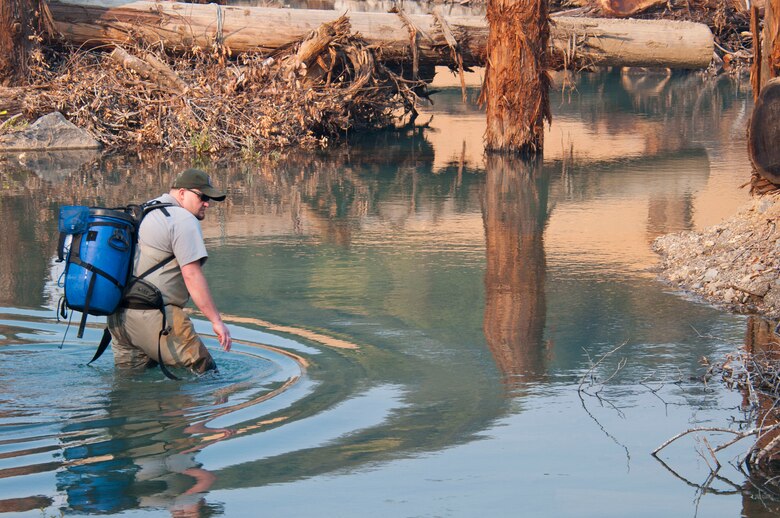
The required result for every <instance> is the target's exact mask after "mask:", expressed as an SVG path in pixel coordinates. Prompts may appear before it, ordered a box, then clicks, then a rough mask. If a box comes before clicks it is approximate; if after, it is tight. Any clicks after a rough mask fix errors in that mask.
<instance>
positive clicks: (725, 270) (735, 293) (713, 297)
mask: <svg viewBox="0 0 780 518" xmlns="http://www.w3.org/2000/svg"><path fill="white" fill-rule="evenodd" d="M778 216H780V195H777V194H770V195H766V196H763V197H760V198H756V199H755V200H753V201H752V202H751V203H750V204H749V205H748V206H747V207H746V208H744V209H743V210H741V211H740V212H739V213H737V214H736V215H734V216H733V217H731V218H729V219H728V220H725V221H723V222H721V223H719V224H717V225H715V226H712V227H710V228H707V229H705V230H703V231H701V232H681V233H676V234H668V235H665V236H661V237H659V238H658V239H656V240H655V241H654V242H653V249H654V250H655V251H656V252H658V253H659V254H660V255H661V259H662V267H661V268H662V270H661V278H662V279H663V280H665V281H668V282H669V283H670V284H672V285H675V286H677V287H679V288H680V289H682V290H683V291H686V292H689V293H693V294H696V295H698V296H700V297H701V298H703V299H704V300H706V301H708V302H710V303H712V304H715V305H717V306H721V307H725V308H726V309H728V310H730V311H734V312H737V313H750V314H756V315H761V316H764V317H767V318H772V319H776V318H780V278H778V272H780V228H778V227H777V220H778Z"/></svg>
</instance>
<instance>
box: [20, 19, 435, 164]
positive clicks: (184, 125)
mask: <svg viewBox="0 0 780 518" xmlns="http://www.w3.org/2000/svg"><path fill="white" fill-rule="evenodd" d="M47 52H48V54H47V56H46V60H45V63H44V66H40V67H37V68H36V69H35V70H34V71H33V73H32V80H31V82H32V86H34V87H35V88H33V89H32V90H29V91H30V92H31V94H29V95H27V96H26V98H25V100H24V103H23V107H24V115H25V117H26V118H28V119H30V120H33V119H34V118H36V117H38V116H40V115H43V114H46V113H49V112H51V111H60V112H62V113H63V114H64V115H65V116H66V117H67V118H68V119H69V120H70V121H71V122H73V123H74V124H76V125H77V126H79V127H81V128H84V129H87V130H88V131H89V132H90V133H91V134H92V135H93V136H94V137H95V138H96V139H97V140H99V141H100V142H101V143H103V144H104V145H105V146H106V147H108V148H120V147H122V148H128V149H141V148H145V147H149V146H155V147H159V148H162V149H166V150H181V151H195V152H199V153H214V152H217V151H222V150H231V149H234V150H239V149H240V150H242V151H245V152H250V153H252V152H255V151H260V150H263V149H269V148H278V147H284V146H289V145H293V144H296V145H302V146H322V145H325V144H327V142H328V140H329V139H333V138H334V137H336V138H338V137H339V136H341V135H344V134H345V133H347V132H352V131H360V130H363V129H377V128H382V127H387V126H391V125H394V124H396V123H397V122H398V121H399V120H401V121H403V120H410V119H413V118H414V117H415V116H416V114H417V112H416V106H417V104H418V103H419V102H420V100H421V98H422V97H424V95H425V94H424V83H422V82H418V81H409V80H406V79H404V78H403V77H401V76H400V75H398V74H396V73H394V72H393V71H391V70H389V69H388V68H387V67H385V66H384V65H383V64H382V63H381V60H380V59H376V58H375V56H376V55H377V53H379V52H381V49H377V48H373V47H370V46H369V45H367V44H366V43H365V42H364V41H363V40H361V38H360V37H359V36H358V35H355V34H353V33H352V32H351V28H350V24H349V20H348V19H347V18H346V17H345V16H342V17H341V18H339V19H338V20H336V21H334V22H332V23H329V24H324V25H323V26H322V27H320V28H319V29H318V30H316V31H313V32H312V33H311V34H310V35H309V36H308V37H307V38H306V39H305V40H304V41H302V42H300V43H298V44H296V45H293V46H290V47H287V48H285V49H283V50H281V51H279V52H277V53H276V54H275V55H273V56H270V57H269V56H259V55H251V54H242V55H240V56H237V57H235V58H234V57H232V56H231V55H230V50H229V49H228V48H226V47H224V46H221V45H219V44H216V43H215V44H214V45H213V46H212V48H209V49H203V48H197V47H195V48H191V49H189V50H188V51H187V52H185V53H182V54H177V55H171V54H168V53H166V52H164V51H163V50H162V49H161V48H160V46H147V47H140V46H135V47H129V46H123V47H116V48H113V47H112V48H110V49H106V48H101V49H91V50H84V49H67V48H66V49H61V50H54V49H51V48H50V49H47ZM418 94H419V96H418Z"/></svg>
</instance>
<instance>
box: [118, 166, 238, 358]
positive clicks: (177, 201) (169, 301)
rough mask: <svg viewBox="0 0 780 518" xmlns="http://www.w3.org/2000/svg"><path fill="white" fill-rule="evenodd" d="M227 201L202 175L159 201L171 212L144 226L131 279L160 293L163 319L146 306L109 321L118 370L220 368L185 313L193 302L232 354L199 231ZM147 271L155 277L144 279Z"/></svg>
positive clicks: (154, 215)
mask: <svg viewBox="0 0 780 518" xmlns="http://www.w3.org/2000/svg"><path fill="white" fill-rule="evenodd" d="M224 199H225V193H224V192H220V191H218V190H217V189H216V188H215V187H214V186H213V185H212V184H211V178H209V176H208V175H207V174H206V173H205V172H203V171H201V170H199V169H187V170H186V171H183V172H182V173H180V174H179V175H178V176H177V177H176V179H175V180H174V182H173V187H171V190H170V191H169V192H168V193H167V194H163V195H162V196H160V197H159V198H156V201H159V202H161V203H166V204H171V206H170V207H164V208H161V209H156V210H152V211H151V212H149V213H148V214H147V216H146V217H145V218H144V220H143V222H142V223H141V227H140V229H139V231H138V251H137V253H136V258H135V264H134V268H133V274H134V275H136V276H142V277H143V280H144V281H148V282H149V283H151V284H152V285H154V286H155V287H157V289H159V291H160V292H161V293H162V299H163V302H164V304H165V308H164V311H165V318H163V314H162V312H161V311H160V309H159V308H153V307H149V306H143V305H142V306H139V307H131V308H125V309H123V310H122V311H119V312H117V313H115V314H113V315H111V316H110V317H109V320H108V325H109V329H110V331H111V335H112V338H113V350H114V362H115V363H116V365H117V366H120V367H126V368H143V367H149V366H152V365H154V364H155V362H157V361H162V362H164V363H165V365H174V366H181V367H187V368H190V369H192V370H193V371H195V372H205V371H208V370H211V369H214V368H216V364H215V363H214V360H213V359H212V358H211V354H209V352H208V350H207V349H206V347H205V346H204V345H203V341H202V340H201V338H200V336H198V334H197V333H196V332H195V329H194V327H193V325H192V322H191V321H190V318H189V316H187V314H185V313H184V310H183V309H182V308H183V306H184V305H185V304H186V303H187V301H188V300H189V297H190V296H192V300H193V302H195V305H196V306H197V307H198V309H200V311H201V313H203V315H204V316H205V317H206V318H208V319H209V321H210V322H211V325H212V327H213V329H214V333H215V334H216V335H217V338H218V339H219V344H220V345H221V346H222V348H223V349H224V350H225V351H229V350H230V346H231V338H230V331H229V330H228V328H227V326H226V325H225V323H224V322H223V321H222V318H221V317H220V314H219V311H217V307H216V305H215V304H214V300H213V299H212V297H211V292H210V290H209V287H208V283H207V282H206V278H205V276H204V275H203V271H202V266H203V263H205V262H206V259H207V258H208V254H207V252H206V245H205V244H204V242H203V233H202V231H201V228H200V220H202V219H203V218H204V217H205V216H206V209H207V208H208V207H209V202H210V201H211V200H215V201H222V200H224ZM155 268H156V269H155ZM149 270H152V271H151V273H148V274H147V275H143V274H144V273H146V272H149ZM163 322H165V323H166V324H165V325H167V326H168V327H169V328H170V329H169V332H168V333H167V335H166V334H162V335H161V334H160V331H161V329H163V327H164V324H163ZM158 351H159V355H161V356H162V358H159V357H158V356H159V355H158Z"/></svg>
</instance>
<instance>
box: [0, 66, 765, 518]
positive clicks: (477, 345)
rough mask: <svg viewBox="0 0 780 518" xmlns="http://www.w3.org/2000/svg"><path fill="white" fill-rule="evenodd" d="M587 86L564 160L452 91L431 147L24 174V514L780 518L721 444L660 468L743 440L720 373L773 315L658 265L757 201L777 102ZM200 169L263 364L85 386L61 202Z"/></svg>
mask: <svg viewBox="0 0 780 518" xmlns="http://www.w3.org/2000/svg"><path fill="white" fill-rule="evenodd" d="M574 86H575V87H576V88H574V89H566V90H565V91H561V90H560V89H556V93H555V94H554V95H553V116H554V120H553V123H552V125H551V127H550V128H549V130H548V133H547V135H546V148H545V155H544V159H543V160H541V161H536V162H525V161H520V160H516V159H502V158H496V157H485V156H484V154H483V152H482V133H483V131H484V118H483V114H482V113H481V111H480V110H479V108H478V107H477V106H476V105H475V104H474V102H473V99H474V98H475V96H476V92H474V91H470V92H469V98H470V101H469V102H468V103H465V104H464V103H463V102H462V101H461V94H460V92H459V91H458V90H447V89H445V90H444V91H442V92H440V93H439V94H437V95H436V96H435V97H434V99H435V101H436V104H435V105H434V106H433V107H431V108H426V109H425V110H423V111H422V113H421V116H420V118H419V119H418V121H417V124H416V126H415V127H409V128H403V129H399V130H394V131H388V132H382V133H380V134H377V135H371V136H363V137H362V138H358V137H357V136H355V137H354V138H352V139H351V141H350V143H349V145H348V146H344V147H338V148H334V149H327V150H323V151H321V152H316V153H309V154H303V155H294V154H286V153H274V154H269V155H268V156H267V157H264V159H263V160H260V161H259V162H252V163H250V162H240V161H228V160H223V161H211V162H209V161H204V162H202V163H200V162H199V163H192V162H186V163H183V162H181V161H177V160H175V159H171V158H169V157H161V156H156V155H153V154H149V155H146V154H144V155H141V156H105V157H100V158H97V159H95V158H94V157H81V158H77V159H71V162H69V164H68V165H67V166H66V165H63V163H62V162H61V161H59V162H58V161H57V160H47V159H44V158H31V157H29V156H16V155H13V156H7V157H5V160H4V162H2V164H1V165H0V174H2V179H3V183H4V189H3V191H2V194H0V213H1V214H2V217H3V221H4V222H5V223H4V226H3V230H2V232H0V265H1V266H2V268H0V288H2V290H0V305H2V306H3V307H2V308H0V355H2V358H3V360H4V364H5V366H6V368H5V369H4V370H3V372H2V373H1V374H0V385H1V386H2V389H3V390H2V396H1V397H0V510H2V511H5V512H9V513H13V514H15V515H22V516H41V515H48V516H51V515H54V516H57V515H59V514H60V513H62V514H66V515H70V514H123V515H136V514H138V515H141V514H143V515H148V514H150V513H151V514H154V515H167V514H174V515H192V516H213V515H225V516H257V515H258V514H270V515H274V516H365V515H366V514H369V513H370V514H372V515H377V516H392V517H397V516H475V515H483V514H484V515H493V516H516V515H524V516H525V515H527V516H556V517H559V516H600V517H603V516H626V515H629V514H630V515H633V516H659V515H670V516H696V515H698V516H740V515H744V516H750V517H758V516H764V515H770V514H771V511H772V509H774V506H775V504H773V503H772V501H771V499H767V498H766V495H765V494H763V493H762V492H761V491H760V490H759V489H756V488H755V487H754V486H753V485H752V484H751V483H750V482H749V481H748V480H747V479H746V477H745V474H744V473H742V472H740V471H739V470H738V469H737V467H738V466H735V465H732V464H729V463H728V461H729V460H733V459H737V458H738V457H739V456H740V455H742V454H744V452H745V449H746V448H747V446H748V445H746V444H745V445H742V444H738V445H736V446H735V447H733V448H731V449H729V450H728V451H725V452H723V453H722V455H723V457H722V463H723V465H724V466H723V468H721V471H720V472H719V476H720V477H721V478H719V479H715V480H709V481H708V477H709V475H710V470H709V467H708V465H707V461H706V460H705V458H704V456H702V455H700V454H699V452H700V451H701V449H702V443H701V441H700V440H699V441H698V442H697V441H696V440H695V439H694V438H693V437H691V438H690V439H689V440H683V441H680V442H679V443H678V444H675V445H673V446H672V447H670V448H669V449H667V450H664V452H663V454H662V455H661V459H662V460H663V463H662V462H659V460H657V459H655V458H654V457H652V456H651V455H650V452H651V451H653V449H655V448H656V447H657V446H658V445H660V444H661V443H663V442H664V441H665V440H667V439H668V438H670V437H672V436H673V435H675V434H677V433H679V432H681V431H683V430H685V429H687V428H690V427H693V426H701V425H708V426H724V427H729V426H732V427H736V426H738V424H739V423H738V422H737V421H735V420H738V419H739V418H740V417H741V416H742V413H741V411H740V406H741V404H742V396H741V395H740V394H739V393H735V392H730V391H728V390H726V389H725V388H724V387H723V386H721V385H720V384H719V383H717V382H711V383H709V384H707V385H705V384H703V383H702V382H701V381H700V377H701V375H702V374H703V372H704V370H703V367H702V366H701V364H700V361H701V359H702V357H707V358H710V359H713V360H717V359H721V358H723V356H724V355H725V354H726V353H728V352H729V351H732V350H734V349H735V348H737V347H739V346H740V345H741V344H742V342H743V340H744V335H745V331H746V328H747V327H746V326H747V322H746V320H745V318H743V317H739V316H734V315H729V314H727V313H724V312H722V311H720V310H719V309H717V308H713V307H710V306H707V305H704V304H702V303H700V302H697V301H695V300H691V299H690V298H689V297H686V296H683V295H682V294H680V293H676V292H674V290H672V289H670V288H668V287H666V286H664V285H663V284H660V283H659V282H658V281H657V280H656V273H655V271H654V269H655V268H656V267H657V258H656V257H655V256H654V254H653V253H652V251H651V248H650V245H651V243H652V240H653V239H654V238H655V237H657V236H658V235H661V234H664V233H667V232H675V231H681V230H689V229H696V228H702V227H704V226H707V225H710V224H714V223H716V222H717V221H718V220H720V219H722V218H724V217H726V216H728V215H730V214H731V213H733V212H734V211H735V210H737V208H739V207H740V206H741V205H743V204H744V203H746V202H747V200H748V194H747V192H746V191H745V190H744V189H740V188H739V186H740V185H741V184H743V183H744V182H745V181H746V180H747V179H748V178H749V172H750V168H749V165H748V161H747V157H746V151H745V134H744V128H745V124H746V122H747V118H748V117H749V114H750V109H751V101H750V91H749V85H747V84H742V83H739V82H736V81H734V80H732V79H728V78H721V79H717V80H710V81H704V80H702V79H699V78H697V77H693V76H683V75H680V76H678V75H675V76H672V77H669V76H665V75H657V76H656V75H654V76H634V75H630V74H621V73H620V72H613V73H605V74H598V75H584V76H581V77H579V78H577V81H576V83H575V84H574ZM73 160H75V161H76V162H75V164H74V162H73ZM191 165H196V166H200V167H205V168H207V169H208V170H209V171H210V172H211V173H212V174H213V176H214V178H215V181H216V182H217V183H218V184H219V185H225V186H227V187H228V188H229V190H230V196H229V198H228V201H226V202H225V203H222V204H215V205H214V207H212V208H211V209H210V214H209V215H208V217H207V220H206V221H205V222H204V232H205V234H206V237H207V246H208V248H209V251H210V256H211V257H210V259H209V261H208V264H207V267H206V273H207V276H208V278H209V279H210V282H211V287H212V291H213V294H214V297H215V299H216V301H217V305H218V306H219V308H220V309H221V311H222V312H223V313H224V314H225V315H227V319H228V320H229V322H230V323H231V326H232V330H233V333H234V336H235V337H236V338H237V340H238V344H237V345H236V347H235V349H236V350H235V352H231V353H229V354H228V353H223V352H221V351H218V350H216V341H215V339H214V338H213V337H212V336H210V335H209V334H208V333H210V329H209V326H208V325H207V323H205V322H203V321H201V320H198V326H199V329H200V330H201V331H202V332H203V333H204V334H206V336H207V342H208V344H207V345H209V346H210V347H212V348H215V352H214V354H215V357H216V360H217V362H218V364H219V365H220V373H219V374H218V375H210V376H206V377H204V378H200V379H196V378H194V377H192V376H190V377H188V378H187V379H186V380H185V381H184V382H181V383H173V382H170V381H168V380H166V379H165V378H164V377H163V376H162V375H161V374H160V373H159V372H158V371H156V370H152V371H149V372H146V373H144V374H143V375H142V376H126V375H122V374H121V373H118V372H115V371H114V369H113V366H112V363H111V357H110V354H106V355H105V357H104V358H102V359H100V360H99V361H98V362H96V363H95V364H93V365H92V366H86V365H85V364H86V362H87V361H89V359H90V358H91V356H92V353H93V351H94V346H95V344H96V342H97V340H98V337H99V333H100V331H101V329H100V326H99V322H97V321H95V325H94V326H93V327H91V328H90V329H89V330H88V333H87V334H85V337H84V339H83V340H78V339H76V338H75V330H74V329H73V328H71V329H70V330H69V331H68V333H67V335H66V337H65V340H64V342H63V333H64V332H65V330H66V328H67V322H58V321H57V320H56V318H55V314H54V308H55V307H56V304H57V300H58V298H59V296H60V295H61V290H60V289H59V288H58V287H57V280H58V276H59V271H60V270H59V265H57V264H56V263H55V262H54V248H55V243H56V235H55V229H56V209H57V207H58V206H59V205H60V204H65V203H84V204H100V205H105V206H115V205H119V204H121V203H125V202H127V201H129V200H135V201H138V200H144V199H146V198H149V197H152V196H154V195H156V194H158V193H159V192H161V191H162V190H164V189H165V188H166V186H167V185H168V184H169V182H170V180H171V178H172V177H173V175H175V174H176V173H177V172H178V171H179V170H181V169H182V168H184V167H188V166H191ZM196 316H197V315H196ZM74 321H75V319H74ZM61 343H62V348H61V349H60V348H59V346H60V344H61ZM712 440H713V441H715V440H716V439H712Z"/></svg>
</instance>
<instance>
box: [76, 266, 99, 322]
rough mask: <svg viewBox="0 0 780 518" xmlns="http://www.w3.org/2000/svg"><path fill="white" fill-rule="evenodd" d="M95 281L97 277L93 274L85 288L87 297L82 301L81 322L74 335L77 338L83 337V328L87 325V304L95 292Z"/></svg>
mask: <svg viewBox="0 0 780 518" xmlns="http://www.w3.org/2000/svg"><path fill="white" fill-rule="evenodd" d="M95 279H97V275H95V274H94V273H93V274H92V276H91V277H90V278H89V286H88V287H87V297H86V300H85V301H84V310H83V311H82V312H81V322H79V331H78V333H76V336H77V337H78V338H82V337H83V336H84V326H86V325H87V315H88V314H89V303H90V301H91V300H92V292H93V291H94V290H95Z"/></svg>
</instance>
